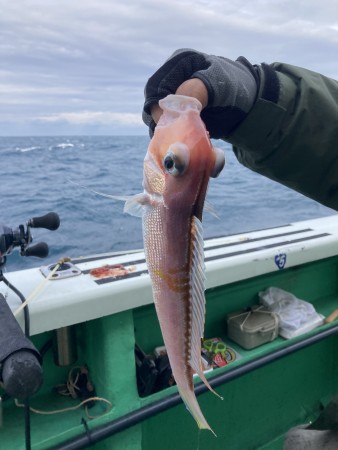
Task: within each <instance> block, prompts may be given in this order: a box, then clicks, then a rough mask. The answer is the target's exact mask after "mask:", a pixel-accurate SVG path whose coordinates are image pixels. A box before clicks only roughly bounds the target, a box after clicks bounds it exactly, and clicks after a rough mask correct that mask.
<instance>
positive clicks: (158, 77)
mask: <svg viewBox="0 0 338 450" xmlns="http://www.w3.org/2000/svg"><path fill="white" fill-rule="evenodd" d="M192 78H198V79H200V80H201V81H202V82H203V83H204V84H205V86H206V88H207V91H208V104H207V106H206V107H205V108H204V109H203V110H202V113H201V117H202V120H203V121H204V123H205V124H206V127H207V130H208V131H209V133H210V136H211V137H212V138H216V139H221V138H223V139H224V138H226V137H227V136H228V135H229V134H230V133H231V131H233V130H234V129H235V128H236V126H237V125H239V124H240V123H241V121H242V120H243V119H244V118H245V117H246V115H247V113H248V112H249V110H250V109H251V107H252V106H253V103H254V101H255V99H256V95H257V90H258V84H259V78H258V74H257V72H256V69H255V68H254V66H252V65H251V64H250V63H249V62H248V61H247V60H246V59H245V58H243V57H240V58H238V59H237V61H231V60H230V59H227V58H223V57H221V56H212V55H207V54H205V53H201V52H197V51H195V50H191V49H180V50H177V51H176V52H174V53H173V55H172V56H171V57H170V58H169V59H168V60H167V61H166V62H165V63H164V64H163V66H162V67H160V68H159V69H158V70H157V71H156V72H155V73H154V75H152V77H150V78H149V80H148V82H147V84H146V87H145V103H144V109H143V121H144V122H145V124H146V125H148V126H149V131H150V135H152V134H153V132H154V129H155V126H156V123H155V122H154V120H153V118H152V116H151V107H152V105H154V104H155V103H158V101H159V100H160V99H162V98H164V97H166V96H167V95H169V94H175V92H176V90H177V88H178V87H179V86H180V85H181V84H182V83H183V82H184V81H186V80H189V79H192Z"/></svg>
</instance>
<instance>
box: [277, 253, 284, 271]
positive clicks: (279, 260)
mask: <svg viewBox="0 0 338 450" xmlns="http://www.w3.org/2000/svg"><path fill="white" fill-rule="evenodd" d="M275 263H276V266H277V267H278V269H284V267H285V264H286V254H285V253H280V254H279V255H276V256H275Z"/></svg>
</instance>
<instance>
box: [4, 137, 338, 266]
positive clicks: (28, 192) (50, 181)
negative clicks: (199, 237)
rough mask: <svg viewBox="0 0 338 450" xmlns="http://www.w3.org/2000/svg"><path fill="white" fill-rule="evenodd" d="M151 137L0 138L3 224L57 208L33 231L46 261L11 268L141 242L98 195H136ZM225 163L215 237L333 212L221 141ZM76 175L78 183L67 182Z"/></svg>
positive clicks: (215, 189)
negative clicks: (53, 220)
mask: <svg viewBox="0 0 338 450" xmlns="http://www.w3.org/2000/svg"><path fill="white" fill-rule="evenodd" d="M148 143H149V138H148V137H147V136H92V137H90V136H83V137H81V136H79V137H60V136H58V137H8V138H0V155H1V166H0V167H1V169H2V174H1V184H0V193H1V199H0V204H1V214H0V222H1V223H3V224H5V225H7V226H9V227H11V228H12V229H16V228H17V227H18V226H19V225H20V224H25V223H26V222H27V220H28V219H30V218H31V217H34V216H41V215H43V214H45V213H47V212H49V211H55V212H56V213H58V214H59V216H60V219H61V225H60V227H59V229H58V230H56V231H48V230H45V229H34V230H32V231H33V238H34V243H37V242H40V241H44V242H46V243H47V244H48V245H49V249H50V250H49V256H48V257H47V258H45V259H43V260H42V259H39V258H36V257H29V258H27V257H21V256H20V254H19V252H18V251H17V250H15V251H13V252H12V254H11V255H9V256H8V258H7V264H6V269H7V270H8V271H12V270H19V269H24V268H29V267H36V266H40V265H42V264H49V263H53V262H55V261H57V260H58V259H59V258H60V257H61V256H70V257H78V256H85V255H92V254H97V253H105V252H110V251H119V250H127V249H137V248H142V246H143V243H142V226H141V219H139V218H136V217H132V216H129V215H126V214H123V203H122V202H119V201H114V200H111V199H109V198H105V197H101V196H99V195H96V194H94V193H93V192H91V191H90V190H88V189H85V188H83V187H81V186H79V185H84V186H87V187H88V188H89V189H94V190H96V191H100V192H103V193H106V194H113V195H132V194H137V193H138V192H141V190H142V166H143V158H144V156H145V153H146V149H147V146H148ZM215 145H217V146H219V147H222V148H223V149H224V150H225V152H226V159H227V164H226V166H225V168H224V170H223V172H222V173H221V175H220V176H219V178H217V179H213V180H211V183H210V187H209V191H208V196H207V201H208V203H209V204H210V205H211V206H212V207H213V209H214V210H216V211H217V215H218V218H216V217H215V216H214V215H212V214H210V213H208V212H207V211H205V213H204V219H203V222H204V235H205V237H213V236H220V235H227V234H233V233H241V232H245V231H250V230H257V229H261V228H267V227H270V226H279V225H284V224H286V223H290V222H294V221H297V220H305V219H309V218H316V217H323V216H327V215H330V214H334V211H332V210H330V209H328V208H326V207H324V206H322V205H320V204H318V203H316V202H314V201H312V200H310V199H308V198H306V197H304V196H302V195H300V194H298V193H296V192H293V191H291V190H289V189H287V188H285V187H283V186H281V185H279V184H278V183H275V182H273V181H271V180H268V179H267V178H265V177H262V176H260V175H257V174H255V173H253V172H251V171H250V170H248V169H246V168H245V167H243V166H241V165H240V164H239V163H238V162H237V160H236V158H235V156H234V155H233V153H232V151H231V147H230V146H229V145H228V144H226V143H223V142H220V141H217V142H215ZM70 180H71V181H73V182H75V183H78V184H79V185H75V184H73V183H71V182H70Z"/></svg>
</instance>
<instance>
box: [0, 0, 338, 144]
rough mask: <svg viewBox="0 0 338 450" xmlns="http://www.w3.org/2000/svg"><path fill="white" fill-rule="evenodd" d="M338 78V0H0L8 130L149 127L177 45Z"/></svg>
mask: <svg viewBox="0 0 338 450" xmlns="http://www.w3.org/2000/svg"><path fill="white" fill-rule="evenodd" d="M180 47H190V48H195V49H197V50H201V51H204V52H208V53H212V54H217V55H222V56H227V57H229V58H236V57H237V56H239V55H243V56H245V57H247V58H248V59H249V60H250V61H251V62H252V63H260V62H274V61H283V62H288V63H291V64H295V65H299V66H303V67H307V68H309V69H312V70H316V71H319V72H321V73H323V74H325V75H328V76H331V77H333V78H337V79H338V1H337V0H321V1H318V0H251V1H244V0H193V1H189V0H170V1H169V0H168V1H166V0H129V1H128V0H124V1H121V0H119V1H117V0H80V1H75V0H13V1H9V0H0V96H1V100H0V135H2V136H10V135H13V136H19V135H65V134H67V135H70V134H115V135H116V134H145V133H147V130H146V128H145V126H144V125H143V124H142V122H141V110H142V105H143V88H144V85H145V82H146V80H147V79H148V78H149V77H150V76H151V75H152V73H153V72H154V71H155V70H156V69H157V68H158V67H159V66H160V65H161V63H162V62H164V61H165V59H166V58H167V57H168V56H169V55H170V54H171V53H172V52H173V51H174V50H176V49H177V48H180Z"/></svg>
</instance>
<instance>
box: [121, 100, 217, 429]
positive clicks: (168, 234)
mask: <svg viewBox="0 0 338 450" xmlns="http://www.w3.org/2000/svg"><path fill="white" fill-rule="evenodd" d="M159 104H160V107H161V108H162V110H163V114H162V116H161V118H160V120H159V123H158V125H157V127H156V129H155V133H154V137H153V139H152V140H151V142H150V145H149V148H148V152H147V154H146V157H145V160H144V178H143V187H144V192H143V193H142V194H138V195H137V196H135V197H133V198H131V199H129V200H128V201H127V202H126V205H125V211H126V212H129V213H131V214H134V215H141V216H142V218H143V237H144V247H145V254H146V260H147V265H148V270H149V274H150V277H151V281H152V288H153V297H154V302H155V307H156V312H157V316H158V319H159V322H160V326H161V331H162V335H163V339H164V344H165V347H166V350H167V352H168V357H169V361H170V365H171V368H172V371H173V375H174V378H175V381H176V384H177V387H178V390H179V393H180V395H181V397H182V399H183V401H184V403H185V405H186V406H187V408H188V409H189V411H190V412H191V414H192V416H193V417H194V418H195V420H196V422H197V424H198V426H199V428H203V429H209V430H211V428H210V426H209V425H208V423H207V421H206V420H205V418H204V416H203V414H202V412H201V410H200V407H199V405H198V402H197V399H196V396H195V393H194V385H193V374H194V373H197V374H198V375H199V377H200V378H201V380H202V381H203V382H204V383H205V384H206V386H207V387H208V388H209V389H210V390H211V391H213V390H212V388H211V387H210V385H209V383H208V381H207V380H206V378H205V376H204V374H203V368H202V363H201V338H202V337H203V332H204V320H205V296H204V289H205V288H204V281H205V275H204V253H203V236H202V223H201V221H202V212H203V206H204V200H205V196H206V192H207V186H208V182H209V178H210V177H216V176H218V174H219V173H220V171H221V170H222V169H223V166H224V153H223V151H221V150H218V149H216V148H214V147H213V146H212V144H211V142H210V139H209V135H208V132H207V131H206V129H205V126H204V124H203V122H202V120H201V117H200V111H201V104H200V103H199V101H198V100H196V99H195V98H192V97H185V96H181V95H169V96H168V97H166V98H165V99H163V100H161V101H160V102H159ZM213 392H214V391H213ZM214 393H215V392H214ZM216 395H217V394H216ZM211 431H212V430H211Z"/></svg>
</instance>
